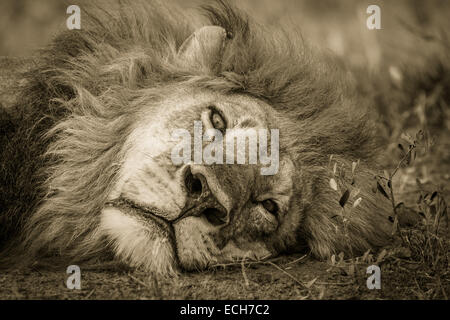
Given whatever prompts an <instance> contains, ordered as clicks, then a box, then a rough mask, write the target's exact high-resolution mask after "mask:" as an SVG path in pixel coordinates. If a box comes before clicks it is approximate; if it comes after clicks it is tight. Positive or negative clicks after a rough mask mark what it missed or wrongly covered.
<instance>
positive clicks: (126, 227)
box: [99, 207, 177, 277]
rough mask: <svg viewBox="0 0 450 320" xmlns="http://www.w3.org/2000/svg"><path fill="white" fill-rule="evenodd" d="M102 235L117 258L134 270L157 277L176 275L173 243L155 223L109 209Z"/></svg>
mask: <svg viewBox="0 0 450 320" xmlns="http://www.w3.org/2000/svg"><path fill="white" fill-rule="evenodd" d="M99 231H100V233H101V234H103V235H104V236H105V237H106V238H107V239H108V240H109V242H110V244H111V247H112V248H113V251H114V254H115V256H116V257H117V258H118V259H120V260H121V261H123V262H125V263H127V264H128V265H130V266H131V267H135V268H140V269H143V270H145V271H146V272H149V273H151V274H154V275H156V276H157V277H166V276H173V275H175V274H176V273H177V262H176V254H175V252H174V251H175V250H174V248H173V244H172V240H171V239H170V236H168V234H167V231H166V230H164V229H163V228H161V226H160V225H159V224H158V223H157V222H155V221H153V220H152V219H144V218H143V217H139V216H137V215H133V214H130V213H128V212H123V211H121V210H120V209H118V208H114V207H108V208H105V209H103V210H102V214H101V221H100V226H99Z"/></svg>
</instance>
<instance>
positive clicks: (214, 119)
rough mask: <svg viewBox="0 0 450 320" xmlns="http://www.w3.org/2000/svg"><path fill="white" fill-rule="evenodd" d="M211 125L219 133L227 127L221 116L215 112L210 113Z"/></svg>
mask: <svg viewBox="0 0 450 320" xmlns="http://www.w3.org/2000/svg"><path fill="white" fill-rule="evenodd" d="M211 124H212V126H213V127H214V129H217V130H220V131H223V130H225V129H226V127H227V125H226V123H225V120H224V119H223V117H222V115H221V114H220V113H219V112H217V111H216V110H212V112H211Z"/></svg>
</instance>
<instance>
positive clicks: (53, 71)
mask: <svg viewBox="0 0 450 320" xmlns="http://www.w3.org/2000/svg"><path fill="white" fill-rule="evenodd" d="M116 7H117V8H116V9H115V10H113V11H111V12H106V11H103V10H101V9H98V8H97V9H95V8H93V9H92V10H90V11H89V12H85V13H83V14H85V16H84V20H83V29H82V30H80V31H67V32H65V33H63V34H61V35H59V36H58V37H57V38H56V39H55V40H54V41H53V43H52V44H51V45H50V46H49V47H48V48H47V49H45V50H43V51H42V52H41V53H40V54H39V56H38V58H37V59H36V60H35V62H34V64H33V67H32V69H31V70H30V71H29V72H28V73H26V74H25V75H24V77H25V79H26V84H25V85H24V86H23V88H21V90H20V92H19V93H18V95H19V97H20V98H18V101H20V103H19V104H17V105H16V106H14V107H13V108H8V109H7V110H6V111H7V112H5V111H2V114H1V123H0V128H1V131H2V135H1V139H2V140H1V141H0V142H1V150H0V152H1V153H0V158H1V167H0V188H1V189H0V208H2V212H1V216H0V219H1V223H0V228H1V229H0V236H1V238H0V240H1V247H2V251H3V254H2V257H3V261H4V262H5V263H11V261H12V259H13V257H16V260H18V261H21V262H29V261H30V260H32V259H35V258H36V257H43V256H55V255H56V256H59V257H62V258H64V259H67V258H70V259H72V260H71V261H73V260H85V259H90V258H93V257H98V256H101V255H104V254H107V253H108V252H109V251H110V250H113V246H112V244H111V242H109V241H108V239H105V238H103V237H102V236H101V235H100V234H98V232H97V228H96V227H97V226H98V224H99V223H100V221H99V219H100V215H99V212H100V210H101V209H102V208H103V207H104V205H105V202H106V197H107V195H108V194H109V192H110V191H111V189H112V187H113V186H114V183H115V181H116V179H117V172H118V169H119V168H120V165H121V162H122V160H123V157H124V154H123V153H122V147H123V144H124V142H125V139H126V138H127V136H128V134H129V133H130V132H131V130H132V128H133V124H134V123H135V122H136V120H137V119H138V117H139V115H138V114H137V107H136V106H137V105H138V104H139V103H140V102H142V101H141V100H142V99H143V94H142V92H143V90H146V98H147V99H148V96H149V95H148V92H149V90H152V91H151V92H152V95H151V96H152V98H151V100H152V101H151V102H152V103H154V102H155V101H158V99H160V98H161V95H162V92H164V90H163V88H164V87H167V86H174V85H175V86H176V85H181V84H189V85H192V86H195V87H198V88H206V89H210V90H213V91H217V92H220V93H224V94H232V93H233V94H236V93H239V94H244V95H248V96H251V97H254V98H257V99H260V100H262V101H264V102H266V103H267V104H269V105H270V106H272V107H273V108H274V109H275V110H277V111H279V112H280V113H282V114H283V115H284V116H285V118H286V119H290V121H289V123H288V122H286V124H285V125H286V126H287V127H290V128H291V129H290V130H289V135H288V136H285V137H284V138H283V143H282V145H281V147H282V148H286V149H289V150H293V152H294V156H295V157H294V160H295V163H296V164H297V166H298V167H299V168H301V175H300V176H301V181H298V183H299V184H301V185H302V187H301V189H302V210H303V215H302V216H301V217H298V219H299V220H302V228H301V229H300V230H298V233H297V234H295V235H291V236H290V237H291V238H292V243H294V242H295V243H296V245H292V247H293V248H289V245H285V246H284V248H281V249H284V250H295V248H297V244H298V243H299V241H298V240H299V239H300V240H301V241H300V242H301V243H304V242H307V243H308V245H309V246H310V247H311V249H312V250H313V252H314V253H315V254H316V255H317V256H319V257H326V256H327V255H329V254H331V253H334V252H339V251H341V250H343V251H346V250H347V248H346V247H345V246H344V241H343V236H342V234H339V233H338V232H337V231H336V230H335V224H334V223H333V221H332V219H331V218H330V216H331V215H330V214H329V213H330V212H335V211H336V210H339V207H338V204H337V202H338V199H337V198H336V197H337V195H336V194H334V193H332V190H330V189H329V187H328V179H329V175H328V172H327V170H326V166H327V163H328V159H329V156H330V155H331V154H334V155H335V156H336V159H339V160H340V161H342V162H344V163H346V164H347V168H349V167H351V165H350V164H351V161H355V160H357V159H361V160H362V162H363V163H364V165H362V168H363V170H362V171H363V176H364V179H362V180H361V185H362V186H363V187H364V188H365V189H367V190H363V191H362V196H363V198H364V199H366V200H367V201H364V202H363V204H362V206H361V207H362V208H361V212H362V213H361V214H360V215H359V216H356V217H355V218H354V220H352V224H351V225H350V228H349V232H350V240H351V243H352V244H353V246H354V249H355V251H362V250H365V249H366V248H368V247H371V246H378V245H381V244H382V243H383V242H384V241H385V240H386V238H387V233H386V232H385V231H384V230H385V229H386V228H384V229H383V228H382V227H380V226H379V225H380V224H381V225H384V224H385V223H388V222H387V218H386V221H384V220H382V219H384V218H385V212H387V210H386V209H385V208H386V206H387V205H386V204H385V203H382V202H383V200H382V199H381V198H379V197H378V196H375V195H373V194H371V193H370V191H369V186H368V184H367V185H366V182H365V181H366V180H370V179H371V174H372V171H371V170H370V169H368V168H373V160H374V155H375V154H376V148H375V145H376V144H375V141H374V138H373V137H374V126H373V124H372V123H371V122H370V121H369V119H370V116H369V115H368V105H367V102H366V101H362V100H361V99H360V98H358V97H356V96H355V95H354V94H352V92H353V88H352V83H351V81H350V80H349V79H347V78H346V76H345V72H342V70H338V69H337V67H335V66H334V65H335V63H334V62H333V60H332V59H331V58H330V57H326V56H324V55H321V54H320V53H317V52H316V53H314V54H313V53H312V52H311V51H310V49H309V48H308V47H307V45H305V44H304V43H303V42H302V41H301V40H300V37H299V35H298V34H296V33H289V32H287V31H283V30H280V31H273V30H266V29H264V28H263V27H261V26H258V25H256V24H254V23H252V22H249V19H248V18H247V17H246V16H245V14H243V13H242V12H240V11H238V10H236V9H235V8H233V7H232V6H230V5H229V4H227V3H224V2H222V1H216V2H215V3H214V4H213V5H211V6H210V5H208V6H205V7H203V8H202V14H203V16H204V17H205V20H204V21H203V20H202V19H199V20H198V21H197V22H194V23H193V22H192V21H190V19H188V18H187V17H185V16H183V15H181V14H179V13H178V12H177V11H176V10H174V8H170V9H167V8H166V7H165V6H163V5H161V4H159V3H154V2H146V1H132V2H131V1H130V2H126V1H125V2H124V1H120V2H118V3H117V6H116ZM88 17H89V18H88ZM203 23H204V24H206V25H217V26H221V27H223V28H225V30H227V34H228V38H229V39H228V40H227V41H228V43H227V46H226V48H225V50H224V52H223V55H222V57H221V61H220V63H215V64H214V67H212V66H211V65H201V66H198V65H186V64H185V63H183V61H181V60H180V59H179V58H178V57H177V54H176V53H177V51H178V49H179V47H180V46H181V44H182V43H183V41H184V40H186V38H188V37H189V35H190V34H191V33H192V32H193V31H194V30H195V28H196V27H197V26H198V25H199V24H203ZM380 203H382V204H380ZM380 208H381V209H380ZM374 211H378V213H375V214H369V212H374ZM17 257H19V258H17Z"/></svg>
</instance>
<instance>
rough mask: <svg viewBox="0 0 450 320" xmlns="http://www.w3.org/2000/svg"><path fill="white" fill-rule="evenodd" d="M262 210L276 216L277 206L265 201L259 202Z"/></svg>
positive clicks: (270, 201) (268, 200)
mask: <svg viewBox="0 0 450 320" xmlns="http://www.w3.org/2000/svg"><path fill="white" fill-rule="evenodd" d="M261 204H262V206H263V207H264V209H266V210H267V211H268V212H270V213H271V214H273V215H275V216H276V215H277V214H278V205H277V204H276V203H275V201H273V200H270V199H267V200H264V201H263V202H261Z"/></svg>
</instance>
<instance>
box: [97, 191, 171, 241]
mask: <svg viewBox="0 0 450 320" xmlns="http://www.w3.org/2000/svg"><path fill="white" fill-rule="evenodd" d="M105 206H107V207H114V208H117V209H119V210H120V211H122V212H123V213H125V214H130V215H133V216H136V217H138V218H140V219H142V218H144V219H150V220H151V221H152V222H153V223H154V224H156V225H157V226H158V228H159V230H160V231H161V232H162V233H163V236H165V237H166V238H167V239H169V240H170V242H171V243H172V247H173V248H174V250H176V245H175V231H174V229H173V226H172V223H170V221H168V220H166V219H164V218H162V217H161V216H162V215H163V213H162V212H161V210H159V209H157V208H153V207H149V206H145V205H141V204H138V203H136V202H134V201H133V200H129V199H126V198H123V197H120V198H117V199H114V200H110V201H108V202H107V203H106V204H105Z"/></svg>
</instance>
